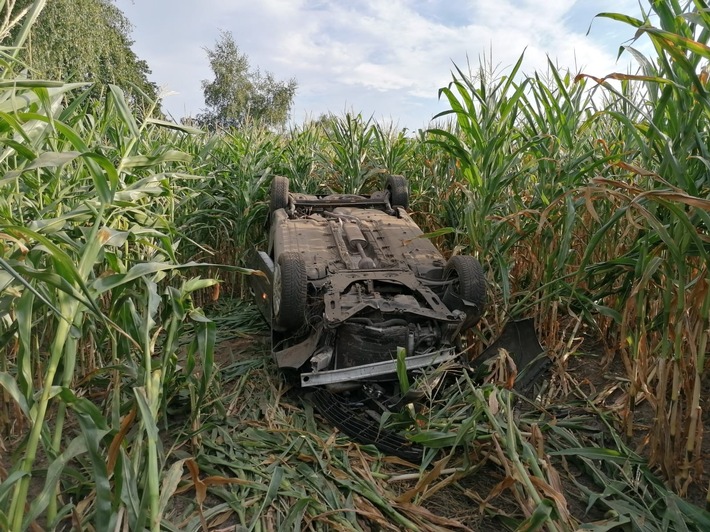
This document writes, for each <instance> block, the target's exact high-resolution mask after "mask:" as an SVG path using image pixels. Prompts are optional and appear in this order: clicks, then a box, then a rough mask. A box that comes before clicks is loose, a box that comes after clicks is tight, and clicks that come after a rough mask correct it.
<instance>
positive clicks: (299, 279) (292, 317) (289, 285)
mask: <svg viewBox="0 0 710 532" xmlns="http://www.w3.org/2000/svg"><path fill="white" fill-rule="evenodd" d="M278 264H279V269H280V270H281V306H280V308H279V313H278V315H276V316H274V318H275V320H276V323H277V324H278V325H280V326H281V327H284V328H286V329H288V330H296V329H299V328H300V327H301V326H302V325H303V324H304V323H305V320H306V296H307V290H306V289H307V287H306V282H307V279H306V263H305V262H304V260H303V257H302V256H301V254H300V253H298V252H295V251H287V252H285V253H282V254H281V255H280V256H279V258H278Z"/></svg>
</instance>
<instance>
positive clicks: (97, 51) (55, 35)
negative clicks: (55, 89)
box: [15, 0, 157, 99]
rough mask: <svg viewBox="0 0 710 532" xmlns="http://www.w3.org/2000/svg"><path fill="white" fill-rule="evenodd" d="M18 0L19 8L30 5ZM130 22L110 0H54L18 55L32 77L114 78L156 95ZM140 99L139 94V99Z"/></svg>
mask: <svg viewBox="0 0 710 532" xmlns="http://www.w3.org/2000/svg"><path fill="white" fill-rule="evenodd" d="M32 3H33V2H32V1H31V0H17V2H16V4H15V10H16V11H18V12H19V11H20V10H22V9H25V8H26V7H27V6H29V5H31V4H32ZM130 32H131V24H130V22H129V21H128V19H127V18H126V16H125V15H124V14H123V12H122V11H121V10H120V9H119V8H118V7H116V6H115V5H114V4H113V2H112V1H111V0H52V1H49V2H47V3H46V5H45V7H44V9H43V10H42V12H41V13H40V15H39V17H38V18H37V20H36V22H35V24H34V25H33V26H32V29H31V32H30V35H29V39H28V40H27V41H26V42H25V46H24V47H23V49H22V50H21V52H20V59H21V60H22V61H24V63H25V64H26V65H27V66H28V67H29V68H30V75H31V76H32V77H33V78H40V79H41V78H45V79H56V80H63V81H89V82H99V83H114V84H116V85H119V86H121V87H122V88H123V89H124V90H125V91H126V93H127V94H128V95H129V97H136V96H139V95H140V94H141V93H143V94H145V95H147V96H148V97H149V98H151V99H155V98H156V96H157V87H156V85H155V84H154V83H153V82H151V81H149V80H148V76H149V74H150V73H151V72H150V69H149V68H148V64H147V63H146V62H145V61H143V60H142V59H139V58H138V56H136V54H135V53H134V52H133V50H131V45H132V44H133V41H132V40H131V38H130ZM139 99H140V98H139Z"/></svg>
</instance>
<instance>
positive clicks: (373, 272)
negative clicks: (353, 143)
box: [252, 176, 485, 390]
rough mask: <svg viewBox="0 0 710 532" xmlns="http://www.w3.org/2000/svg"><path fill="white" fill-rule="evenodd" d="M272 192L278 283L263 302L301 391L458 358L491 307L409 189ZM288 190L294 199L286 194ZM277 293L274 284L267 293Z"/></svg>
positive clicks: (470, 265)
mask: <svg viewBox="0 0 710 532" xmlns="http://www.w3.org/2000/svg"><path fill="white" fill-rule="evenodd" d="M283 179H284V178H277V179H275V181H274V185H272V212H271V227H270V238H269V251H268V253H266V252H263V251H262V252H259V253H258V254H257V256H256V260H255V261H252V265H253V266H255V267H258V268H259V269H261V270H262V271H264V272H265V273H266V274H267V277H268V283H265V282H264V281H261V283H259V282H258V281H257V283H256V284H257V285H258V286H256V287H255V292H256V296H257V301H258V302H259V303H260V306H261V309H262V312H263V313H264V315H265V317H267V319H268V320H269V321H270V323H271V325H272V331H273V354H274V357H275V359H276V362H277V364H278V365H279V367H281V368H293V369H297V370H299V372H300V374H301V385H302V386H304V387H310V386H321V385H324V386H327V387H329V388H330V389H331V390H342V389H347V388H349V387H352V386H357V385H359V384H360V383H362V382H363V381H372V380H378V379H387V378H391V377H392V375H393V374H394V373H395V371H396V369H397V358H398V357H403V361H404V362H405V363H406V367H407V369H408V370H412V369H416V368H422V367H426V366H430V365H432V364H438V363H440V362H442V361H444V360H448V359H451V358H453V357H455V354H456V344H457V341H458V339H459V337H460V332H461V330H462V328H464V327H469V326H471V325H472V324H473V323H475V322H476V321H477V320H478V318H479V317H480V315H481V312H482V307H483V304H484V302H485V283H484V280H483V274H482V271H481V269H480V265H479V264H478V262H477V261H475V259H473V258H472V257H458V258H457V259H456V260H454V261H453V263H452V261H449V263H447V262H446V261H445V259H444V257H443V256H442V255H441V253H439V251H438V250H437V249H436V247H435V246H434V245H433V244H432V243H431V242H430V241H429V240H428V239H426V238H420V237H421V235H422V231H421V230H420V229H419V227H418V226H417V225H416V224H415V223H414V221H413V220H412V219H411V218H410V217H409V215H408V214H407V212H406V211H405V208H404V207H405V206H406V203H407V196H406V193H407V192H406V181H405V180H404V179H403V178H401V176H390V178H388V181H387V188H386V190H384V191H379V192H375V193H373V194H372V195H369V196H362V195H335V194H334V195H328V196H313V195H304V194H295V193H288V191H287V187H288V182H287V181H286V182H285V184H284V181H282V180H283ZM284 189H285V190H286V193H285V194H284ZM268 285H270V286H268Z"/></svg>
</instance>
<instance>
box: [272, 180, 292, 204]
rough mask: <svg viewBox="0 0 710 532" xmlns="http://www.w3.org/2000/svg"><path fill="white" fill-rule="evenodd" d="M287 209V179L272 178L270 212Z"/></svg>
mask: <svg viewBox="0 0 710 532" xmlns="http://www.w3.org/2000/svg"><path fill="white" fill-rule="evenodd" d="M286 207H288V177H284V176H281V175H277V176H274V179H273V180H272V181H271V212H272V213H273V212H274V211H277V210H279V209H285V208H286Z"/></svg>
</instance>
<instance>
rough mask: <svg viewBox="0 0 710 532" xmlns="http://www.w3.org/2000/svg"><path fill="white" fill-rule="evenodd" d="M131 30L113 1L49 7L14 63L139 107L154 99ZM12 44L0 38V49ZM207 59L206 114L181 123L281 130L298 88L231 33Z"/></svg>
mask: <svg viewBox="0 0 710 532" xmlns="http://www.w3.org/2000/svg"><path fill="white" fill-rule="evenodd" d="M34 3H35V2H34V0H16V1H15V2H8V3H6V4H5V9H6V10H8V15H10V16H12V15H18V14H20V13H22V12H23V10H27V9H29V8H30V6H32V4H34ZM9 10H12V11H11V12H10V11H9ZM17 31H19V25H18V26H17V27H15V28H14V33H16V32H17ZM131 31H132V25H131V22H130V21H129V20H128V18H127V17H126V16H125V14H124V13H123V12H122V11H121V10H120V9H119V8H118V7H117V6H116V5H115V4H114V3H113V1H111V0H52V1H48V2H46V4H45V6H44V8H43V9H42V11H41V13H40V15H39V17H38V18H37V21H36V23H35V24H34V25H33V27H32V29H31V31H30V35H29V38H28V39H27V41H26V42H25V45H24V46H23V47H22V48H21V49H20V50H19V58H20V59H21V61H22V64H24V65H25V67H26V72H27V74H26V75H27V76H28V77H29V78H32V79H48V80H63V81H68V82H90V83H98V84H115V85H119V86H120V87H121V88H122V89H123V90H124V92H125V93H126V95H127V96H128V98H129V99H130V100H131V101H132V102H133V103H135V104H137V107H140V103H141V102H145V101H155V100H156V99H158V96H159V94H158V86H157V84H156V83H155V82H153V81H152V80H151V79H150V75H151V73H152V72H151V70H150V67H149V65H148V63H147V62H146V61H145V60H143V59H141V58H140V57H138V55H137V54H136V53H135V52H134V51H133V49H132V45H133V44H134V41H133V40H132V39H131ZM12 37H13V33H10V34H9V35H7V36H4V38H3V36H0V39H2V41H3V42H2V44H7V43H9V42H11V40H12ZM205 52H206V57H207V60H208V61H209V64H210V68H211V69H212V73H213V78H212V79H206V80H202V90H203V93H204V99H205V108H203V109H202V110H201V112H200V113H198V115H197V116H196V117H194V118H192V117H187V118H186V119H187V120H190V121H193V122H195V123H196V124H197V125H198V126H201V127H204V128H206V129H209V130H215V129H217V128H223V129H224V128H230V127H240V126H241V125H243V124H244V123H246V122H247V121H254V122H259V123H263V124H265V125H267V126H270V127H280V126H283V125H284V124H285V123H286V121H287V120H288V118H289V114H290V111H291V107H292V105H293V99H294V96H295V94H296V89H297V86H298V84H297V82H296V80H295V79H293V78H292V79H288V80H280V79H277V77H276V76H275V75H274V74H273V73H272V72H269V71H262V70H261V69H260V68H258V67H253V66H252V65H251V64H250V61H249V58H248V56H247V55H246V54H245V53H243V52H241V51H240V49H239V47H238V46H237V44H236V42H235V40H234V37H233V35H232V33H231V32H229V31H222V32H220V34H219V37H218V38H217V41H216V43H215V45H214V47H213V48H205Z"/></svg>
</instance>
